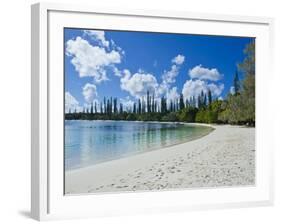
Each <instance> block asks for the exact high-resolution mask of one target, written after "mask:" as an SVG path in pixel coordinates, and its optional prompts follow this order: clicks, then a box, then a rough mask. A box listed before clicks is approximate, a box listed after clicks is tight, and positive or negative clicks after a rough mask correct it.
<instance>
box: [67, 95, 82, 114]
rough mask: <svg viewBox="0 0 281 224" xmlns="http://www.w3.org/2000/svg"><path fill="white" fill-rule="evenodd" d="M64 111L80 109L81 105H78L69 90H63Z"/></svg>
mask: <svg viewBox="0 0 281 224" xmlns="http://www.w3.org/2000/svg"><path fill="white" fill-rule="evenodd" d="M64 96H65V112H66V113H68V112H69V111H71V112H72V113H73V112H74V111H75V110H76V111H77V112H81V111H82V107H81V106H80V105H79V102H78V101H77V100H76V98H75V97H74V96H72V95H71V94H70V92H65V95H64Z"/></svg>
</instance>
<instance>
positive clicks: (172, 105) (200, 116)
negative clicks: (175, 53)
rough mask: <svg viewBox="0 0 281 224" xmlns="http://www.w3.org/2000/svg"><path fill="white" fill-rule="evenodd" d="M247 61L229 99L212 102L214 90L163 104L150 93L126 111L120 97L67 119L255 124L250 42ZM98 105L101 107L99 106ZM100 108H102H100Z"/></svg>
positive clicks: (99, 103) (162, 98) (85, 109)
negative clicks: (241, 78) (119, 100)
mask: <svg viewBox="0 0 281 224" xmlns="http://www.w3.org/2000/svg"><path fill="white" fill-rule="evenodd" d="M244 54H245V58H244V61H243V62H241V63H239V64H238V65H237V67H238V70H239V71H241V73H242V74H243V76H244V79H243V80H242V81H240V80H239V76H238V72H237V71H236V73H235V74H234V78H233V92H232V93H229V94H228V96H227V97H226V99H224V100H219V99H213V95H212V92H211V90H207V92H204V91H201V93H200V94H199V95H198V96H197V97H195V96H192V97H190V98H189V99H184V96H183V94H180V96H179V98H178V99H173V100H167V98H165V97H161V99H160V102H158V101H157V100H156V99H155V96H154V93H153V94H151V93H150V92H149V91H147V94H146V97H142V98H141V99H138V100H137V101H136V102H134V103H133V105H132V106H131V107H126V108H124V105H123V104H122V103H121V102H120V103H119V104H118V100H117V98H113V97H110V98H106V97H104V99H103V102H96V101H95V102H94V103H92V104H91V106H90V108H84V109H83V111H82V112H77V111H75V110H74V111H68V112H67V113H66V114H65V119H66V120H129V121H132V120H138V121H173V122H176V121H179V122H200V123H224V124H226V123H229V124H246V125H251V126H254V125H255V44H254V42H251V43H250V44H248V45H247V46H246V47H245V49H244ZM98 105H99V106H98ZM98 107H99V108H98Z"/></svg>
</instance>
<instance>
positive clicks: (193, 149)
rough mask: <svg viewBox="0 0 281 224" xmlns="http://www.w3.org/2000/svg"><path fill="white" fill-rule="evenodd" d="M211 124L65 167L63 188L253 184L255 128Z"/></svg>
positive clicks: (75, 190) (99, 189)
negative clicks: (158, 145) (193, 135)
mask: <svg viewBox="0 0 281 224" xmlns="http://www.w3.org/2000/svg"><path fill="white" fill-rule="evenodd" d="M213 127H214V128H215V130H214V131H212V132H211V133H210V134H208V135H206V136H204V137H202V138H200V139H197V140H193V141H190V142H186V143H182V144H179V145H175V146H171V147H167V148H162V149H159V150H154V151H151V152H146V153H142V154H138V155H134V156H130V157H126V158H122V159H118V160H113V161H109V162H104V163H100V164H97V165H94V166H90V167H86V168H81V169H76V170H71V171H67V172H66V173H65V193H66V194H83V193H98V192H115V191H118V192H119V191H146V190H161V189H174V188H200V187H216V186H241V185H243V186H245V185H253V184H255V128H247V127H239V126H230V125H214V126H213Z"/></svg>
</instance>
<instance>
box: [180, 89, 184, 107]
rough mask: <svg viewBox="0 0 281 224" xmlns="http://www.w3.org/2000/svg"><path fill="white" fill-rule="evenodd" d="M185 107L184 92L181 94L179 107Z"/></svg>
mask: <svg viewBox="0 0 281 224" xmlns="http://www.w3.org/2000/svg"><path fill="white" fill-rule="evenodd" d="M183 108H184V100H183V94H182V93H181V94H180V105H179V109H180V110H182V109H183Z"/></svg>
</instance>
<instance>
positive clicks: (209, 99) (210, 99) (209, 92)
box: [208, 90, 212, 104]
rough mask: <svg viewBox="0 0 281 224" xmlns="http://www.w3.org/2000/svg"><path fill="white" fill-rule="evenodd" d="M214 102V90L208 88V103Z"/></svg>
mask: <svg viewBox="0 0 281 224" xmlns="http://www.w3.org/2000/svg"><path fill="white" fill-rule="evenodd" d="M211 103H212V92H211V90H208V104H211Z"/></svg>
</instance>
